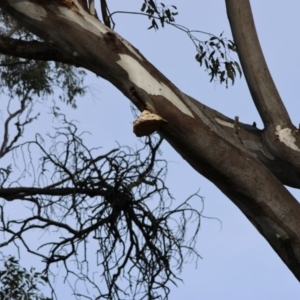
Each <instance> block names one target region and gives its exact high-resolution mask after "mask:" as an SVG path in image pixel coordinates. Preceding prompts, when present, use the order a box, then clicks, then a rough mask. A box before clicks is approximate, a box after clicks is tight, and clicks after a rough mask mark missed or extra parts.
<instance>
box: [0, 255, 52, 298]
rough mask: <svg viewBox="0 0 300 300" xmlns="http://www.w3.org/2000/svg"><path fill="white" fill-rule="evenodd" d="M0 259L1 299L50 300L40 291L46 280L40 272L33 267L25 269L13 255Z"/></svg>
mask: <svg viewBox="0 0 300 300" xmlns="http://www.w3.org/2000/svg"><path fill="white" fill-rule="evenodd" d="M0 261H1V262H2V267H1V268H0V299H1V300H19V299H24V300H51V298H49V297H45V296H44V295H43V294H42V293H41V292H40V289H41V288H43V286H45V284H47V281H48V280H47V277H45V276H44V275H43V274H42V273H39V272H36V271H35V269H34V268H30V270H29V271H27V270H26V269H25V268H22V267H21V266H20V265H19V261H18V260H17V259H16V258H15V257H13V256H8V257H3V258H2V259H1V260H0Z"/></svg>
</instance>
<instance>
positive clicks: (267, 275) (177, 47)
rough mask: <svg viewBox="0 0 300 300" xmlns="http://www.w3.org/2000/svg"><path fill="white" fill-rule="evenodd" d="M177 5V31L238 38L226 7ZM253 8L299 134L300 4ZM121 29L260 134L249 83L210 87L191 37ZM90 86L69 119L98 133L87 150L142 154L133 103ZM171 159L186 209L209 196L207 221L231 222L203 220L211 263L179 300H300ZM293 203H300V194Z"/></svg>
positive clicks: (187, 87) (259, 245)
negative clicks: (193, 197) (190, 200)
mask: <svg viewBox="0 0 300 300" xmlns="http://www.w3.org/2000/svg"><path fill="white" fill-rule="evenodd" d="M168 1H169V2H164V3H165V4H174V5H176V6H177V8H178V11H179V15H178V16H177V18H176V21H177V23H179V24H181V25H184V26H186V27H188V28H190V29H198V30H203V31H207V32H211V33H214V34H216V35H218V34H220V33H221V32H223V31H224V34H223V36H225V37H228V38H231V33H230V28H229V25H228V21H227V16H226V10H225V4H224V1H220V0H218V1H217V0H211V1H196V0H193V1H192V0H190V1H180V0H168ZM142 2H143V1H142V0H130V1H108V4H109V5H110V10H111V11H114V10H124V11H125V10H126V11H128V10H129V11H137V10H139V9H140V7H141V4H142ZM251 4H252V8H253V13H254V18H255V22H256V26H257V31H258V35H259V38H260V41H261V44H262V48H263V51H264V53H265V57H266V60H267V62H268V64H269V67H270V71H271V73H272V75H273V78H274V80H275V83H276V85H277V87H278V89H279V92H280V94H281V96H282V98H283V100H284V101H285V103H286V106H287V109H288V111H289V113H290V115H291V118H292V120H293V122H294V124H295V125H297V124H299V122H300V120H299V98H300V97H299V96H300V95H299V74H298V72H299V70H300V59H299V55H298V51H299V45H300V40H299V28H300V19H299V11H300V2H299V1H297V0H289V1H276V0H275V1H274V0H264V1H261V0H254V1H251ZM115 22H116V28H115V30H116V31H117V32H118V33H119V34H120V35H122V36H123V37H124V38H126V39H127V40H128V41H129V42H131V43H132V44H133V45H134V46H135V47H137V48H138V49H139V50H140V51H141V53H143V54H144V56H145V57H146V58H147V59H148V60H149V61H150V62H151V63H152V64H153V65H154V66H156V67H157V68H158V69H159V70H160V71H161V72H162V73H164V74H165V75H166V76H167V77H168V78H169V79H170V80H171V81H172V82H173V83H174V84H175V85H177V86H178V87H179V88H180V89H181V90H182V91H183V92H185V93H187V94H189V95H191V96H193V97H194V98H196V99H198V100H199V101H201V102H202V103H205V104H206V105H208V106H210V107H212V108H214V109H216V110H218V111H220V112H221V113H223V114H225V115H227V116H228V117H231V118H234V117H235V116H239V119H240V121H241V122H244V123H252V122H253V121H255V122H256V123H257V124H258V127H261V126H262V125H261V124H262V123H261V121H260V118H259V116H258V114H257V112H256V109H255V107H254V104H253V103H252V100H251V97H250V94H249V91H248V88H247V86H246V83H245V80H244V78H242V79H238V80H237V81H236V84H235V85H234V86H233V87H231V86H230V87H229V88H228V89H226V88H225V86H224V85H223V86H221V85H219V84H214V83H210V82H209V76H208V75H207V74H206V73H205V72H204V69H203V68H200V67H199V65H198V64H197V62H196V61H195V54H196V52H195V48H194V46H193V44H192V42H191V41H190V40H189V38H188V37H187V35H185V34H184V33H183V32H180V31H178V30H176V29H175V28H172V27H168V26H166V28H165V29H159V30H158V31H157V32H155V31H154V30H147V27H149V21H148V20H147V19H146V18H143V17H140V16H132V15H116V16H115ZM199 37H200V38H201V36H199ZM205 38H206V37H205V36H203V39H205ZM99 51H101V49H99ZM236 59H237V58H236ZM86 83H87V84H88V85H89V86H90V87H91V90H92V93H93V95H91V94H87V95H86V96H85V98H84V99H78V109H77V110H76V111H72V110H70V111H69V112H68V114H69V116H71V117H72V118H73V119H77V120H79V121H80V123H81V125H80V129H82V130H88V131H90V132H91V133H92V136H91V137H89V138H88V143H90V145H91V146H102V147H103V149H104V150H103V151H104V152H105V151H106V150H109V149H111V148H112V147H115V146H116V141H118V142H119V143H120V144H121V145H129V146H131V147H136V145H138V140H137V138H136V137H135V136H134V134H133V133H132V122H133V116H132V114H131V111H130V108H129V100H128V99H126V98H124V96H123V95H122V94H121V93H120V92H118V91H117V90H116V89H115V88H114V87H113V86H112V85H111V84H109V83H108V82H105V81H104V80H102V79H99V78H95V76H93V75H89V76H88V78H87V81H86ZM40 124H41V125H40V126H42V127H43V130H48V129H49V130H50V129H51V128H50V127H51V124H45V123H40ZM42 124H43V125H42ZM49 130H48V131H49ZM0 134H1V135H2V133H0ZM162 151H163V157H164V158H165V159H167V160H168V161H170V164H169V173H168V177H167V184H168V186H169V187H170V189H171V192H172V193H173V195H174V196H175V198H176V201H177V202H178V203H180V202H181V201H183V200H185V199H186V198H187V197H188V196H189V195H190V194H192V193H194V192H196V191H197V190H198V189H200V194H201V196H203V197H205V210H204V214H205V215H206V216H208V217H213V218H218V219H220V220H221V221H222V227H221V226H220V222H218V221H216V220H214V219H203V221H202V226H201V230H200V234H199V238H198V244H197V249H198V251H199V253H200V255H201V256H202V258H203V259H202V260H199V261H198V264H197V268H196V267H195V263H193V262H192V263H189V264H187V265H185V266H184V270H183V272H182V278H183V280H184V283H183V284H181V283H179V284H178V287H177V288H176V287H173V289H172V292H171V296H170V299H171V300H181V299H204V300H206V299H207V300H211V299H212V300H213V299H249V300H250V299H261V300H263V299H278V300H280V299H289V300H293V299H300V287H299V283H298V282H297V280H296V279H295V278H294V276H293V275H292V274H291V272H290V271H289V270H288V269H287V267H286V266H285V265H284V264H283V263H282V261H281V260H280V259H279V257H278V256H277V255H276V254H275V252H274V251H273V250H272V249H271V247H270V246H269V245H268V244H267V242H266V241H265V240H264V239H263V238H262V237H261V236H260V234H259V233H258V231H257V230H256V229H255V228H254V227H253V226H252V225H251V224H250V222H249V221H248V220H247V219H246V218H245V217H244V216H243V214H242V213H241V212H240V211H239V210H238V209H237V208H236V207H235V206H234V205H233V204H232V203H231V201H230V200H228V199H227V198H226V197H225V196H223V195H222V193H220V192H219V191H218V189H217V188H216V187H215V186H214V185H213V184H212V183H210V182H208V181H207V180H206V179H205V178H203V177H202V176H200V175H199V174H198V173H196V172H195V171H194V170H193V169H192V168H191V167H190V166H189V165H188V164H187V163H186V162H185V161H184V160H183V159H182V158H181V157H180V156H179V155H178V154H177V153H176V152H175V151H174V150H173V149H172V148H171V147H170V146H169V145H168V144H167V143H166V142H164V143H163V146H162ZM294 194H295V195H296V197H297V198H298V199H299V198H300V194H299V192H295V193H294ZM199 207H200V205H199ZM25 263H29V264H30V262H28V261H27V262H25ZM60 292H62V291H58V294H60ZM61 295H62V294H61ZM64 299H72V297H69V298H66V294H64Z"/></svg>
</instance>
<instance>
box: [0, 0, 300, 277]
mask: <svg viewBox="0 0 300 300" xmlns="http://www.w3.org/2000/svg"><path fill="white" fill-rule="evenodd" d="M67 4H68V5H67ZM67 4H66V3H65V2H62V1H54V0H53V1H45V2H44V3H42V2H41V1H38V0H27V1H18V0H14V1H12V0H2V1H1V2H0V7H1V8H2V9H4V10H5V11H6V12H8V13H9V14H10V15H11V16H12V17H13V18H15V19H16V20H17V21H18V22H19V23H20V24H21V25H22V26H24V27H26V28H27V29H28V30H30V31H31V32H33V33H34V34H36V35H37V36H39V37H40V38H42V39H43V40H45V42H46V43H50V44H51V45H53V46H52V47H53V49H56V50H57V51H58V53H61V55H62V57H70V58H71V61H72V64H74V65H79V66H81V67H84V68H86V69H87V70H90V71H92V72H94V73H95V74H97V75H98V76H101V77H102V78H104V79H106V80H108V81H110V82H111V83H112V84H113V85H114V86H115V87H116V88H117V89H119V90H120V91H121V92H122V93H123V94H124V95H125V96H126V97H127V98H128V99H129V100H130V101H132V103H133V104H134V105H136V107H137V108H138V109H139V110H141V111H143V110H148V111H149V112H150V113H153V114H156V115H158V116H160V117H161V118H162V119H164V120H165V121H166V122H162V123H161V124H160V127H159V128H160V129H159V133H160V134H161V135H162V136H163V137H164V138H165V139H166V140H167V141H168V142H169V143H170V144H171V145H172V146H173V147H174V148H175V149H176V151H177V152H178V153H180V154H181V155H182V157H183V158H184V159H185V160H186V161H187V162H188V163H189V164H190V165H191V166H192V167H193V168H194V169H195V170H197V171H198V172H199V173H200V174H202V175H203V176H205V177H206V178H208V179H209V180H210V181H212V182H213V183H214V184H215V185H216V186H217V187H218V188H219V189H220V190H221V191H222V192H223V193H224V194H225V195H226V196H227V197H228V198H229V199H231V200H232V201H233V203H235V205H237V206H238V207H239V209H240V210H241V211H242V212H243V213H244V214H245V215H246V217H247V218H248V219H249V220H250V221H251V222H252V224H253V225H254V226H255V227H256V228H257V229H258V231H259V232H260V233H261V234H262V235H263V236H264V238H265V239H266V240H267V241H268V242H269V244H270V245H271V246H272V247H273V249H274V250H275V251H276V252H277V253H278V255H279V256H280V257H281V259H282V260H283V261H284V262H285V264H286V265H287V266H288V268H289V269H290V270H291V271H292V272H293V274H294V275H295V276H296V277H297V278H298V280H300V231H299V228H300V205H299V203H298V202H297V200H296V199H295V198H294V197H293V196H292V195H291V194H290V193H289V192H288V191H287V189H286V188H285V187H284V186H283V184H286V185H290V186H293V187H296V188H300V177H299V171H300V169H299V168H300V166H299V164H300V156H299V155H300V153H299V148H300V143H299V137H298V135H299V133H298V131H297V130H296V128H295V127H294V126H293V125H292V123H291V121H290V118H289V116H288V113H287V111H286V109H285V107H284V104H283V102H282V100H281V99H280V96H279V94H278V92H277V90H276V87H275V85H274V83H273V81H272V78H271V75H270V74H269V71H268V68H267V66H266V63H265V60H264V57H263V54H262V51H261V48H260V45H259V41H258V39H257V35H256V31H255V27H254V23H253V18H252V13H251V8H250V4H249V1H248V0H227V1H226V4H227V12H228V15H229V19H230V24H231V26H232V30H233V35H234V39H235V42H236V44H237V50H238V53H239V56H240V60H241V63H242V67H243V70H244V73H245V76H246V79H247V82H248V85H249V89H250V92H251V95H252V97H253V101H254V102H255V104H256V107H257V109H258V111H259V113H260V115H261V117H262V119H263V122H264V124H265V129H264V130H259V129H257V128H256V127H255V126H252V125H247V124H242V123H240V122H238V119H236V120H232V119H229V118H227V117H226V116H224V115H222V114H221V113H219V112H216V111H214V110H212V109H211V108H209V107H206V106H204V105H203V104H201V103H200V102H198V101H197V100H195V99H193V98H192V97H189V96H188V95H186V94H184V93H183V92H181V91H180V90H179V89H178V88H177V87H176V86H175V85H174V84H173V83H172V82H170V81H169V80H168V79H167V78H166V77H165V76H164V75H163V74H162V73H160V72H159V71H158V70H157V69H156V68H155V67H154V66H153V65H152V64H151V63H149V62H148V61H147V59H146V58H145V57H144V56H143V55H142V54H141V53H140V52H139V51H138V50H137V49H136V48H135V47H133V46H132V45H130V44H129V43H128V42H127V41H126V40H124V39H123V38H122V37H120V36H119V35H118V34H117V33H116V32H114V31H113V30H111V29H110V28H108V27H106V26H105V25H104V24H102V23H101V22H99V21H98V20H97V19H96V18H95V17H93V16H91V15H89V14H88V13H87V12H86V10H84V9H83V8H82V6H81V5H80V4H79V3H78V2H77V1H76V0H74V1H71V2H70V1H69V2H68V3H67ZM58 28H59V30H58ZM62 29H63V30H62ZM0 51H1V44H0ZM15 55H18V54H17V53H15ZM20 56H22V54H21V53H20ZM49 59H55V57H49Z"/></svg>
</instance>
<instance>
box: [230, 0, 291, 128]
mask: <svg viewBox="0 0 300 300" xmlns="http://www.w3.org/2000/svg"><path fill="white" fill-rule="evenodd" d="M226 7H227V14H228V18H229V22H230V27H231V30H232V34H233V38H234V41H235V44H236V47H237V52H238V55H239V58H240V61H241V65H242V67H243V71H244V74H245V77H246V80H247V83H248V87H249V90H250V92H251V95H252V98H253V101H254V103H255V105H256V107H257V110H258V112H259V114H260V116H261V118H262V121H263V123H264V125H265V127H269V126H271V127H272V128H273V129H274V128H275V127H276V126H277V125H281V127H284V126H291V120H290V117H289V115H288V112H287V110H286V108H285V106H284V104H283V102H282V100H281V98H280V95H279V93H278V91H277V88H276V86H275V84H274V81H273V79H272V76H271V74H270V72H269V69H268V66H267V63H266V61H265V58H264V55H263V52H262V49H261V46H260V43H259V40H258V36H257V32H256V28H255V24H254V20H253V16H252V11H251V7H250V3H249V0H226Z"/></svg>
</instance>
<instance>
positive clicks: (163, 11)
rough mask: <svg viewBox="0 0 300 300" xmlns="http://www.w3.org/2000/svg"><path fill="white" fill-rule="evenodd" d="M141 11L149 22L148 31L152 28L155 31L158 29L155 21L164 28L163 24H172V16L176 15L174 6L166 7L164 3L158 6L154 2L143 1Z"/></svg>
mask: <svg viewBox="0 0 300 300" xmlns="http://www.w3.org/2000/svg"><path fill="white" fill-rule="evenodd" d="M141 11H142V12H145V13H146V14H147V15H148V18H149V19H150V20H151V26H150V27H149V28H148V29H151V28H154V29H155V30H157V29H158V28H159V27H158V25H157V22H156V20H157V19H158V20H159V21H160V24H161V26H162V27H164V25H165V23H169V24H170V23H174V22H175V18H174V16H176V15H177V14H178V12H177V7H176V6H175V5H171V6H166V5H165V4H164V3H160V6H159V5H157V3H156V1H155V0H144V3H143V5H142V8H141Z"/></svg>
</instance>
